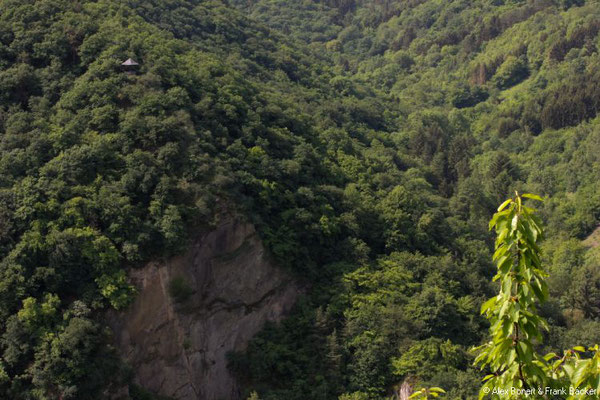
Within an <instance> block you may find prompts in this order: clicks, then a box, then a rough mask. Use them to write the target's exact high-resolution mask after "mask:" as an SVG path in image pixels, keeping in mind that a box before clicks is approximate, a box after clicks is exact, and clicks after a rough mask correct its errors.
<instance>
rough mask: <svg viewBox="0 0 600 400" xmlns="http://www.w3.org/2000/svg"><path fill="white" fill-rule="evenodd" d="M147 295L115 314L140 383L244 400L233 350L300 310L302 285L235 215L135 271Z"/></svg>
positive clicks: (196, 396) (184, 394)
mask: <svg viewBox="0 0 600 400" xmlns="http://www.w3.org/2000/svg"><path fill="white" fill-rule="evenodd" d="M131 278H132V280H133V282H134V283H135V285H136V286H137V288H138V290H139V293H138V296H137V298H136V301H135V303H134V304H133V305H132V306H131V307H130V308H129V309H128V311H127V312H125V313H121V314H119V315H118V316H115V315H113V316H111V317H110V319H111V326H112V327H113V330H114V332H115V338H116V341H117V344H118V346H119V348H120V349H121V353H122V354H123V355H124V357H125V358H126V360H127V361H128V362H129V363H130V365H131V366H132V367H133V369H134V372H135V382H136V383H137V384H139V385H140V386H142V387H144V388H146V389H148V390H150V391H152V392H154V393H158V394H161V395H165V396H169V397H172V398H174V399H181V400H192V399H193V400H220V399H227V400H230V399H239V398H240V393H239V389H238V387H237V385H236V382H235V380H234V379H233V377H232V376H231V375H230V373H229V372H228V370H227V362H226V353H227V352H229V351H231V350H236V351H237V350H243V349H244V348H245V347H246V345H247V343H248V341H249V340H250V339H251V338H252V336H254V335H255V334H256V333H257V332H258V331H259V330H260V329H261V328H262V326H263V325H264V323H265V322H266V321H277V320H280V319H281V318H282V317H283V316H284V315H285V314H286V313H287V312H288V311H289V309H290V308H291V307H292V305H293V304H294V302H295V300H296V298H297V295H298V293H299V288H298V285H296V284H295V283H294V282H292V280H291V278H290V277H289V276H288V275H287V274H286V273H285V272H284V271H283V270H281V269H280V268H278V267H276V266H275V265H274V264H273V262H272V261H271V260H270V259H269V257H268V256H267V254H266V252H265V248H264V247H263V245H262V243H261V241H260V238H259V237H258V235H257V233H256V231H255V229H254V227H253V226H252V225H251V224H248V223H245V222H241V221H240V220H238V219H233V218H229V219H227V220H226V221H224V222H222V223H220V224H219V227H218V228H217V229H216V230H214V231H212V232H210V233H207V234H204V235H201V236H200V237H199V238H198V239H197V240H196V241H195V242H194V244H193V246H192V247H191V248H190V249H189V250H188V252H187V253H186V254H184V255H182V256H179V257H175V258H173V259H170V260H167V261H165V262H152V263H149V264H148V265H146V266H145V267H144V268H142V269H139V270H135V271H133V272H132V273H131Z"/></svg>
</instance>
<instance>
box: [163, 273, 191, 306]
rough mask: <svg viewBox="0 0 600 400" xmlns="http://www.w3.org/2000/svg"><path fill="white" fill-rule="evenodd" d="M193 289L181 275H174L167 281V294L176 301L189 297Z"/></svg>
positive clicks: (179, 301)
mask: <svg viewBox="0 0 600 400" xmlns="http://www.w3.org/2000/svg"><path fill="white" fill-rule="evenodd" d="M193 293H194V289H193V288H192V287H191V286H190V284H189V283H188V282H187V281H186V278H185V277H183V276H175V277H173V278H171V280H170V281H169V295H171V297H172V298H173V300H175V301H176V302H178V303H182V302H184V301H186V300H187V299H189V298H190V296H191V295H192V294H193Z"/></svg>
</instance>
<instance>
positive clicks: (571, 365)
mask: <svg viewBox="0 0 600 400" xmlns="http://www.w3.org/2000/svg"><path fill="white" fill-rule="evenodd" d="M523 198H529V199H533V200H539V201H541V200H542V199H541V198H540V197H539V196H537V195H531V194H524V195H522V196H519V195H518V194H517V195H516V197H515V198H514V199H508V200H506V201H505V202H504V203H502V205H500V207H499V208H498V212H497V213H496V214H494V217H493V218H492V220H491V221H490V229H492V228H495V230H496V236H497V238H496V244H495V252H494V257H493V258H494V261H495V263H496V266H497V274H496V276H495V277H494V280H495V281H498V285H499V288H500V291H499V293H498V295H497V296H496V297H492V298H491V299H489V300H488V301H486V302H485V303H484V304H483V305H482V307H481V312H482V313H484V314H486V317H487V318H488V320H489V321H490V325H491V327H490V335H491V337H492V339H491V341H490V342H488V343H486V344H484V345H482V346H480V347H478V348H477V349H476V350H477V352H478V355H477V358H476V359H475V362H476V363H477V364H480V365H482V369H483V368H484V367H488V368H489V370H490V374H489V375H487V376H486V377H485V378H484V382H485V383H484V385H483V387H482V389H481V392H480V395H479V398H480V399H481V398H485V397H488V395H490V394H491V395H490V397H491V398H521V397H522V396H523V394H519V393H517V392H515V389H516V390H525V391H533V392H532V393H533V396H534V397H539V398H544V395H546V396H547V395H548V393H546V390H548V389H546V388H549V389H550V390H556V393H561V391H560V390H561V389H563V390H566V394H567V395H568V399H580V398H589V397H590V396H592V397H595V396H596V395H597V393H598V390H600V384H599V383H598V382H599V376H600V374H599V373H598V371H599V369H598V367H599V366H600V361H599V360H600V354H599V353H600V352H599V349H598V345H595V346H593V347H590V348H588V349H586V348H584V347H582V346H575V347H573V350H567V351H566V352H564V355H563V356H562V357H560V356H558V355H557V354H556V353H548V354H547V355H545V356H541V355H540V354H539V353H538V351H537V350H536V344H539V343H540V342H541V340H542V334H541V332H542V330H548V325H547V323H546V321H544V319H542V318H541V317H540V316H539V313H538V311H537V305H538V304H542V303H544V302H545V301H547V299H548V288H547V284H546V279H545V278H546V277H547V273H546V272H545V271H544V270H543V269H542V265H541V260H540V255H539V254H540V248H539V247H538V244H537V242H538V240H540V239H541V238H542V227H541V226H542V224H541V221H540V220H539V218H538V217H537V216H536V215H535V210H534V209H532V208H530V207H527V206H525V205H524V204H522V202H523ZM586 352H591V353H592V356H591V358H585V357H584V355H585V353H586ZM538 388H544V389H542V393H539V389H538ZM502 393H504V394H502Z"/></svg>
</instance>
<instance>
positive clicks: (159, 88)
mask: <svg viewBox="0 0 600 400" xmlns="http://www.w3.org/2000/svg"><path fill="white" fill-rule="evenodd" d="M599 6H600V3H598V2H597V1H592V0H588V1H586V2H583V1H577V0H574V1H570V0H560V1H559V0H556V1H552V0H539V1H537V0H535V1H534V0H531V1H519V0H512V1H508V0H507V1H502V0H495V1H492V0H489V1H488V0H477V1H466V0H462V1H461V0H455V1H443V0H414V1H400V0H398V1H391V0H383V1H376V2H367V1H360V0H342V1H337V0H336V1H312V0H307V1H303V2H288V1H275V0H259V1H253V0H250V1H247V0H244V1H237V0H231V1H229V2H225V1H219V0H211V1H201V0H192V1H184V0H169V1H158V0H152V1H138V0H126V1H122V0H121V1H116V0H98V1H67V0H60V1H57V0H41V1H33V0H29V1H23V0H0V259H1V260H0V398H7V399H15V400H17V399H23V400H25V399H64V400H66V399H101V398H110V396H111V395H112V392H115V391H118V390H119V389H120V388H122V387H123V385H129V383H130V382H131V378H132V376H133V375H134V374H135V371H134V370H131V368H129V367H128V366H127V365H125V364H124V363H123V362H122V361H121V357H120V355H119V354H118V353H117V352H116V351H115V350H114V348H113V347H112V345H111V343H112V341H111V332H110V330H108V329H107V328H106V326H105V323H104V322H103V315H104V314H105V312H106V310H108V309H117V310H121V309H124V308H126V307H127V306H128V305H129V304H130V303H131V301H132V299H133V298H134V296H135V292H136V290H135V288H134V287H133V286H132V285H130V284H129V283H128V280H127V271H128V270H129V269H131V268H137V267H139V266H141V265H143V264H144V263H145V262H147V261H149V260H153V259H159V258H164V257H167V256H169V255H172V254H178V253H180V252H182V251H183V250H184V249H185V248H186V245H187V244H188V243H189V239H190V238H191V237H192V236H193V235H194V233H195V232H198V231H201V230H203V229H208V228H209V227H210V226H212V225H213V224H215V222H216V216H217V215H219V214H220V213H222V212H223V211H224V210H227V212H234V213H238V214H240V215H244V216H245V218H247V219H248V220H249V221H251V222H252V223H253V224H254V225H255V226H256V227H257V230H258V232H259V234H260V236H261V238H262V240H263V242H264V244H265V245H266V246H267V248H268V249H269V251H270V253H271V254H272V256H273V257H274V258H275V260H276V261H277V263H278V264H279V265H281V266H282V267H284V268H286V269H287V270H288V271H290V272H291V273H292V274H294V276H295V277H296V279H297V280H298V281H300V282H303V284H304V286H306V287H307V288H308V289H307V292H306V294H305V295H304V296H303V298H302V299H301V300H300V301H299V302H298V304H297V306H296V308H295V310H294V311H293V313H292V315H291V316H290V317H289V318H288V319H286V320H285V321H284V322H282V323H281V324H279V325H274V324H273V325H269V326H267V327H265V329H264V330H263V332H262V333H261V334H259V335H258V336H257V337H256V338H255V339H254V340H253V342H252V343H251V345H250V347H249V348H248V351H247V352H244V353H235V354H231V357H230V365H231V369H232V371H233V372H234V373H235V374H236V376H237V377H238V379H239V381H240V382H241V383H242V385H243V386H244V387H245V390H246V395H248V396H249V395H250V393H251V392H252V391H256V392H257V395H258V396H259V398H260V399H269V400H275V399H282V400H283V399H285V400H293V399H298V400H300V399H338V398H340V399H345V400H351V399H353V400H359V399H383V398H388V397H389V396H390V395H391V394H392V393H393V391H394V387H395V386H397V385H398V384H401V383H402V382H403V381H404V380H405V379H407V378H408V379H409V380H415V381H418V382H419V384H423V385H435V386H442V387H444V388H446V389H447V391H448V397H449V398H463V399H467V398H475V396H476V394H477V389H478V387H479V383H480V381H481V378H482V376H481V374H480V372H479V371H478V370H476V369H473V368H472V367H471V365H472V361H473V354H471V353H469V352H468V351H467V350H468V349H469V348H470V347H471V346H473V345H477V344H479V343H481V341H482V340H483V337H484V336H485V335H486V331H487V326H486V321H485V319H483V318H482V317H480V316H479V312H478V311H479V307H480V305H481V303H482V301H483V300H484V299H486V298H487V297H489V296H490V294H491V293H493V292H494V286H493V284H492V283H490V278H491V277H492V276H493V274H494V266H493V265H492V263H491V245H492V241H491V240H492V237H491V235H490V234H489V233H488V231H487V221H488V220H489V218H490V217H491V215H492V213H493V212H494V210H495V209H496V207H497V205H498V203H499V202H500V201H502V200H504V198H505V197H506V196H507V195H510V194H511V193H512V192H513V191H514V190H515V189H516V190H521V189H527V190H528V191H532V192H536V193H540V194H543V195H544V196H547V197H548V198H549V201H547V202H545V205H544V206H543V209H542V210H541V212H542V215H543V218H544V219H545V221H546V223H547V225H548V233H549V236H550V237H549V239H548V240H547V241H546V244H545V247H544V249H545V252H544V261H545V262H546V264H547V267H548V269H549V270H550V272H551V291H552V294H553V298H554V299H555V300H554V301H553V302H550V303H549V304H547V305H546V306H545V307H544V309H543V310H542V311H543V314H544V316H545V317H546V318H548V319H549V321H550V322H551V325H552V327H551V330H550V333H549V334H548V338H547V343H548V347H550V348H565V347H568V346H570V345H572V344H574V343H576V344H581V345H587V344H592V343H594V342H600V334H599V333H598V332H600V330H599V328H600V324H599V323H598V322H597V318H598V317H600V272H599V271H600V270H599V268H598V267H599V265H598V263H599V262H600V254H598V251H599V250H598V249H597V247H596V246H597V244H598V237H596V236H591V237H589V238H588V236H589V235H590V234H592V232H593V231H594V229H595V228H596V226H597V225H598V222H599V221H598V220H599V219H600V191H599V190H598V185H597V182H598V177H599V176H600V151H599V150H600V121H599V120H598V119H596V113H597V112H598V111H599V110H600V81H599V78H600V76H598V66H600V56H599V54H598V49H597V47H598V46H600V37H599V31H600V7H599ZM130 57H131V58H133V59H134V60H136V61H138V62H139V64H140V66H139V71H138V72H137V73H136V74H128V73H125V71H124V70H123V68H122V67H121V65H120V64H121V63H122V62H123V61H124V60H126V59H127V58H130ZM586 238H587V239H586ZM129 392H130V395H131V398H133V399H142V398H144V399H146V398H152V397H151V396H152V395H151V394H149V393H144V392H143V390H141V389H140V388H136V387H135V386H134V385H131V387H130V391H129Z"/></svg>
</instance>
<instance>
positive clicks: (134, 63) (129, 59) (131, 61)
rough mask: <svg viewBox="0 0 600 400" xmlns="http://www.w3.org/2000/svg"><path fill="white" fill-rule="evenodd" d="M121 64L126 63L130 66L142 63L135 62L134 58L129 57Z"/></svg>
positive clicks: (125, 64)
mask: <svg viewBox="0 0 600 400" xmlns="http://www.w3.org/2000/svg"><path fill="white" fill-rule="evenodd" d="M121 65H124V66H126V67H128V66H135V65H140V64H138V63H137V62H135V61H134V60H133V59H131V58H128V59H127V60H125V61H124V62H123V63H121Z"/></svg>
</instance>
